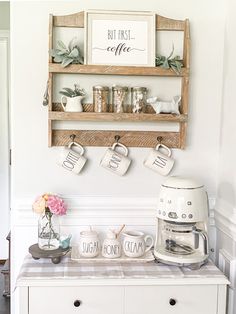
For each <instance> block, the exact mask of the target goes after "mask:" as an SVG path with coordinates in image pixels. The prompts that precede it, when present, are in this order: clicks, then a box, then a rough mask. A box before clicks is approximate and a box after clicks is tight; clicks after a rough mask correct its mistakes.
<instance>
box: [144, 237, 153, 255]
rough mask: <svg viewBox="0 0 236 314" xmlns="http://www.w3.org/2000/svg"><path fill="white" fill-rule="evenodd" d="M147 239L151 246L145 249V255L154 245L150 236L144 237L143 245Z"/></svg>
mask: <svg viewBox="0 0 236 314" xmlns="http://www.w3.org/2000/svg"><path fill="white" fill-rule="evenodd" d="M148 239H151V244H150V245H149V246H148V247H147V248H146V250H145V253H147V252H148V251H149V250H151V248H152V246H153V244H154V240H153V237H152V236H150V235H146V236H145V238H144V241H145V243H147V241H148Z"/></svg>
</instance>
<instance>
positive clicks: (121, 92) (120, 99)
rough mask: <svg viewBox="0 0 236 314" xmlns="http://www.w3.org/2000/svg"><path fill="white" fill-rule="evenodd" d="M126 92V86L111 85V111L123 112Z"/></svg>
mask: <svg viewBox="0 0 236 314" xmlns="http://www.w3.org/2000/svg"><path fill="white" fill-rule="evenodd" d="M127 93H128V87H126V86H118V85H113V86H112V105H113V112H116V113H120V112H125V101H126V97H127Z"/></svg>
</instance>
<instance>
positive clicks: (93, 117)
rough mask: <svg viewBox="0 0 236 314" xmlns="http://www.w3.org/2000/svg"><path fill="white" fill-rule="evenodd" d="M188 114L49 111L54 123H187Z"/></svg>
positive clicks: (50, 118)
mask: <svg viewBox="0 0 236 314" xmlns="http://www.w3.org/2000/svg"><path fill="white" fill-rule="evenodd" d="M187 119H188V116H187V115H186V114H180V115H174V114H150V113H109V112H105V113H98V112H61V111H49V120H52V121H119V122H125V121H129V122H144V121H153V122H155V121H163V122H165V121H166V122H186V121H187Z"/></svg>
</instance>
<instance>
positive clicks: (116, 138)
mask: <svg viewBox="0 0 236 314" xmlns="http://www.w3.org/2000/svg"><path fill="white" fill-rule="evenodd" d="M119 140H120V135H116V136H115V141H116V142H117V143H118V142H119Z"/></svg>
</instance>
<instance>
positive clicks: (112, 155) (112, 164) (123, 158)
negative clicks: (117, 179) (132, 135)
mask: <svg viewBox="0 0 236 314" xmlns="http://www.w3.org/2000/svg"><path fill="white" fill-rule="evenodd" d="M117 147H120V148H122V149H123V154H122V153H120V152H118V151H116V148H117ZM128 152H129V151H128V148H127V147H126V146H125V145H123V144H121V143H118V142H116V143H114V144H113V145H112V147H110V148H108V149H107V151H106V153H105V155H104V156H103V158H102V160H101V162H100V165H101V166H102V167H103V168H105V169H107V170H109V171H111V172H113V173H115V174H117V175H119V176H123V175H124V174H125V173H126V172H127V170H128V168H129V166H130V163H131V159H130V158H129V157H128Z"/></svg>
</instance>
